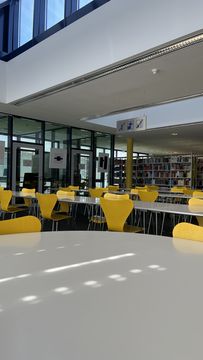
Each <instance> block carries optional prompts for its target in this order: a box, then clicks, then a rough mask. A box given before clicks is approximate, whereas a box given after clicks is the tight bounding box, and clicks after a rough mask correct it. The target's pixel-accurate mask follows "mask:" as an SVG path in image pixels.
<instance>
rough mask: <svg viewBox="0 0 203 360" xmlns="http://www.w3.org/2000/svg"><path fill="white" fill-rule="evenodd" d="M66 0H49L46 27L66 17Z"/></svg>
mask: <svg viewBox="0 0 203 360" xmlns="http://www.w3.org/2000/svg"><path fill="white" fill-rule="evenodd" d="M64 9H65V0H47V2H46V29H49V28H50V27H51V26H53V25H55V24H57V23H58V22H59V21H61V20H63V19H64V12H65V10H64Z"/></svg>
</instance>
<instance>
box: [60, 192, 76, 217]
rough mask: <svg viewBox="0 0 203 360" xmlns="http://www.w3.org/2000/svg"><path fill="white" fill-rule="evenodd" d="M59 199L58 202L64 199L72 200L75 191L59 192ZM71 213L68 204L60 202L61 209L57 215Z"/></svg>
mask: <svg viewBox="0 0 203 360" xmlns="http://www.w3.org/2000/svg"><path fill="white" fill-rule="evenodd" d="M56 195H57V198H58V200H60V199H62V198H66V197H67V198H71V197H74V196H75V191H63V190H58V191H57V193H56ZM69 212H70V206H69V204H68V202H60V208H59V210H58V211H57V213H66V214H68V213H69Z"/></svg>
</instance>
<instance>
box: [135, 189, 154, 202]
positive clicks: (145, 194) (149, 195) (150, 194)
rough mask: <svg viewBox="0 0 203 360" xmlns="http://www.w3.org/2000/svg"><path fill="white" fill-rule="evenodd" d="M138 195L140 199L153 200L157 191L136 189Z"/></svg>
mask: <svg viewBox="0 0 203 360" xmlns="http://www.w3.org/2000/svg"><path fill="white" fill-rule="evenodd" d="M138 195H139V198H140V200H141V201H147V202H154V201H156V200H157V198H158V196H159V193H158V191H142V190H138Z"/></svg>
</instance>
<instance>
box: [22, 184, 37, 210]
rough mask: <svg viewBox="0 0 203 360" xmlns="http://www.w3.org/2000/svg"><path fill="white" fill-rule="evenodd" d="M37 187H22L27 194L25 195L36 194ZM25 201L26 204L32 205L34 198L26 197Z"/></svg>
mask: <svg viewBox="0 0 203 360" xmlns="http://www.w3.org/2000/svg"><path fill="white" fill-rule="evenodd" d="M35 191H36V190H35V189H27V188H22V192H23V193H24V194H25V195H34V194H35ZM24 203H25V205H26V206H28V207H29V206H31V205H32V199H26V198H24Z"/></svg>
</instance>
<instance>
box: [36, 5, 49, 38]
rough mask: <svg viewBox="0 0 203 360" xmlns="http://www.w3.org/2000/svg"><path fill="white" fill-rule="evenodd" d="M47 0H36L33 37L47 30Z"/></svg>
mask: <svg viewBox="0 0 203 360" xmlns="http://www.w3.org/2000/svg"><path fill="white" fill-rule="evenodd" d="M45 11H46V0H35V5H34V23H33V37H36V36H38V35H39V34H41V33H42V32H43V31H44V30H45V18H46V17H45Z"/></svg>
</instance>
